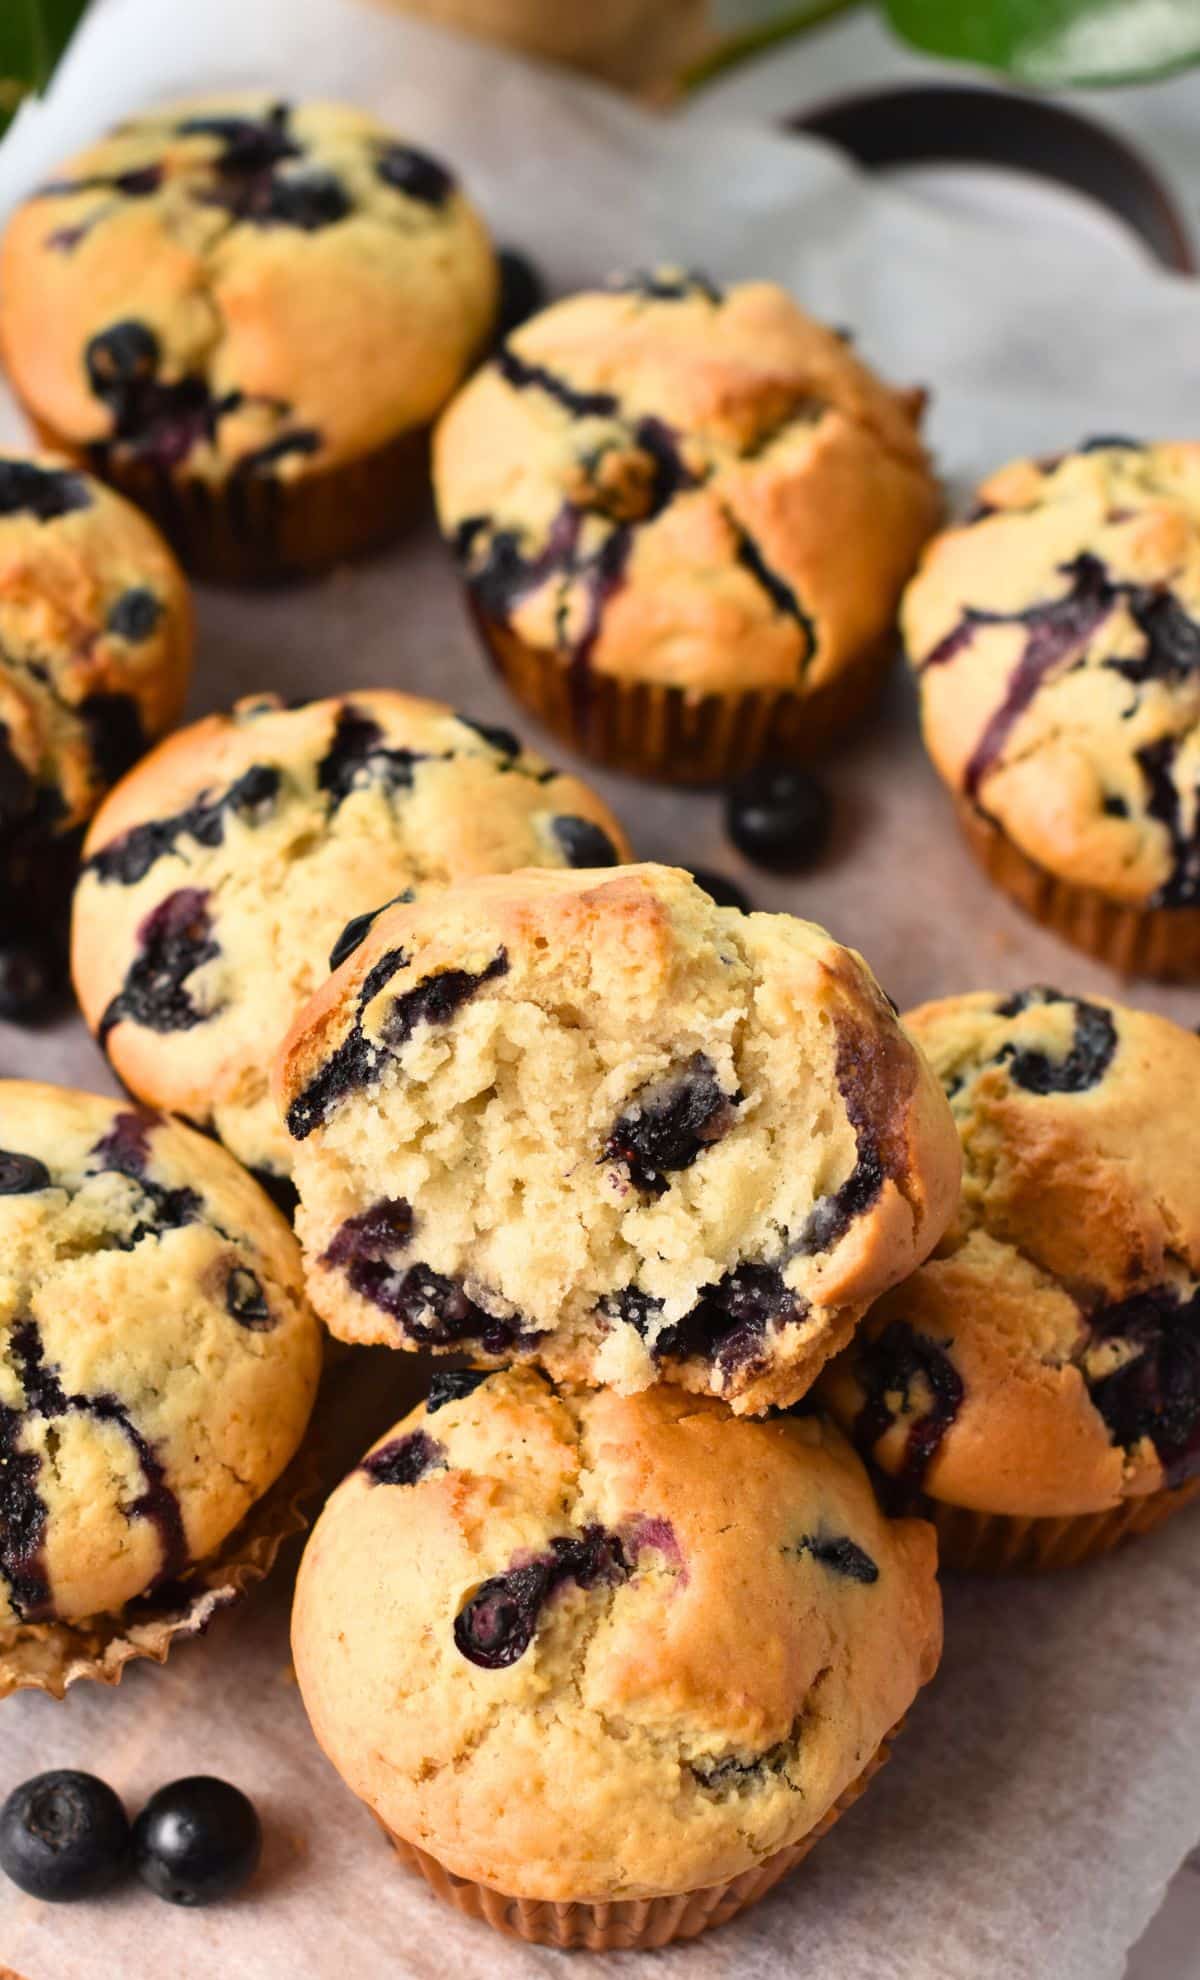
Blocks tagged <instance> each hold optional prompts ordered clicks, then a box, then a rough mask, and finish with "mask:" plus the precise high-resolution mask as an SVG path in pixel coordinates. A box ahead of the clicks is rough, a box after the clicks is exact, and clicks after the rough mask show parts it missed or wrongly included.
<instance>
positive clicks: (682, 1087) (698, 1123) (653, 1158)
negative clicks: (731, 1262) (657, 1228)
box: [601, 1052, 742, 1196]
mask: <svg viewBox="0 0 1200 1980" xmlns="http://www.w3.org/2000/svg"><path fill="white" fill-rule="evenodd" d="M741 1097H742V1096H741V1094H740V1092H735V1093H727V1092H726V1091H725V1089H724V1087H723V1086H722V1085H721V1083H720V1081H719V1079H718V1078H717V1069H716V1067H715V1066H714V1064H713V1062H712V1060H711V1059H710V1058H708V1056H707V1055H706V1054H705V1053H704V1052H694V1053H693V1054H692V1056H691V1058H690V1059H688V1060H687V1061H686V1062H685V1063H684V1064H683V1065H682V1066H680V1067H677V1068H676V1069H675V1070H674V1071H672V1072H669V1073H667V1074H666V1075H665V1076H664V1077H663V1078H662V1079H659V1080H655V1081H654V1082H653V1083H652V1084H651V1085H650V1086H647V1087H643V1088H642V1090H641V1091H640V1092H639V1093H636V1094H635V1095H634V1097H633V1102H632V1104H631V1105H630V1106H629V1107H628V1108H626V1110H625V1112H624V1113H623V1114H621V1115H620V1116H619V1117H618V1119H617V1120H616V1121H615V1122H614V1124H613V1128H612V1131H611V1133H610V1134H609V1137H608V1140H607V1141H606V1142H605V1144H604V1152H603V1155H602V1157H601V1160H602V1161H607V1162H613V1163H617V1164H619V1165H620V1166H621V1167H623V1168H624V1169H625V1171H626V1173H627V1175H628V1176H629V1179H630V1181H631V1182H632V1183H633V1184H634V1186H635V1187H636V1188H637V1189H639V1190H641V1191H642V1192H643V1193H644V1194H645V1195H647V1196H662V1195H663V1194H664V1193H665V1192H666V1190H667V1189H668V1188H669V1186H670V1178H671V1176H672V1175H673V1174H675V1173H677V1172H678V1171H680V1170H683V1169H690V1168H691V1167H692V1165H693V1163H694V1162H696V1161H698V1159H699V1158H700V1156H701V1155H703V1154H704V1153H705V1150H706V1149H708V1148H711V1147H713V1146H714V1145H715V1143H716V1142H718V1141H720V1140H721V1139H722V1138H723V1137H724V1136H725V1135H727V1134H728V1133H729V1132H730V1130H731V1129H732V1128H733V1127H734V1126H735V1124H736V1121H737V1109H738V1106H739V1104H740V1101H741Z"/></svg>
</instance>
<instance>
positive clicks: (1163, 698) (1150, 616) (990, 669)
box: [904, 439, 1200, 977]
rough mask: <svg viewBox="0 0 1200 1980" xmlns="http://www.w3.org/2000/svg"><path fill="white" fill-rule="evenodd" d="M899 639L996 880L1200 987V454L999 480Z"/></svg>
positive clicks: (942, 545)
mask: <svg viewBox="0 0 1200 1980" xmlns="http://www.w3.org/2000/svg"><path fill="white" fill-rule="evenodd" d="M904 631H905V637H906V640H907V644H908V650H909V654H910V656H911V659H912V662H913V665H914V667H915V668H916V670H917V674H918V678H919V682H920V692H921V707H922V725H923V728H924V733H925V742H926V745H927V747H928V749H929V753H930V755H931V756H932V758H933V761H934V764H935V765H936V767H937V770H938V771H939V773H940V775H941V776H942V778H943V779H944V781H945V782H946V784H947V785H948V786H949V788H950V790H951V792H952V793H953V795H954V798H955V802H956V804H957V807H958V811H959V815H960V818H961V820H962V823H963V825H964V827H965V829H966V832H967V836H968V838H969V840H970V842H971V845H972V846H973V848H974V849H975V851H976V853H977V854H978V855H979V857H980V858H981V860H982V862H983V864H984V866H985V867H986V869H987V871H988V873H989V875H990V876H991V878H992V879H993V880H995V881H996V882H997V884H998V885H999V886H1001V887H1003V888H1004V889H1005V890H1006V892H1008V893H1011V894H1012V895H1013V896H1014V897H1015V899H1017V900H1018V901H1020V902H1021V904H1022V906H1024V907H1026V908H1027V909H1029V910H1030V911H1031V912H1032V913H1033V914H1034V915H1036V916H1037V918H1038V919H1039V920H1040V921H1043V922H1045V923H1046V924H1047V925H1048V926H1049V927H1051V928H1053V929H1055V930H1056V931H1057V932H1058V933H1059V934H1060V935H1064V936H1065V937H1066V938H1067V940H1068V941H1071V942H1075V943H1077V944H1078V945H1079V946H1080V947H1081V948H1084V949H1088V950H1090V951H1091V952H1092V954H1094V955H1098V956H1101V957H1103V958H1104V959H1105V960H1106V961H1108V962H1111V963H1113V964H1115V965H1116V966H1117V967H1118V968H1122V969H1132V970H1138V971H1143V972H1145V973H1147V974H1152V975H1168V976H1169V975H1176V976H1187V977H1195V976H1196V975H1197V974H1200V830H1198V828H1197V799H1198V794H1200V446H1198V445H1196V444H1194V443H1187V444H1184V443H1168V444H1164V445H1146V446H1140V445H1138V444H1137V443H1135V442H1134V441H1122V440H1115V439H1103V440H1098V441H1095V442H1092V443H1091V444H1089V445H1087V446H1085V447H1084V448H1082V449H1081V450H1080V451H1079V452H1078V453H1074V454H1065V455H1063V456H1061V457H1059V458H1056V459H1054V460H1050V461H1042V462H1035V461H1015V462H1013V463H1012V464H1011V465H1010V466H1008V467H1006V468H1002V469H1001V470H1000V471H999V472H998V473H996V474H994V475H993V476H992V477H991V479H990V480H988V481H986V482H984V484H983V487H982V488H981V490H980V502H979V506H978V507H977V509H976V510H975V512H974V514H973V516H972V517H971V518H969V519H968V521H967V522H966V523H964V524H962V525H961V526H960V527H958V528H956V529H950V530H947V531H946V532H945V534H944V535H942V536H939V537H938V538H937V540H936V541H935V542H934V543H933V544H932V545H931V546H930V548H929V550H928V551H927V553H926V556H925V559H924V561H923V563H922V566H921V570H920V573H919V575H918V576H917V577H916V579H915V580H914V581H913V583H912V584H911V585H910V587H909V589H908V592H907V595H906V598H905V603H904Z"/></svg>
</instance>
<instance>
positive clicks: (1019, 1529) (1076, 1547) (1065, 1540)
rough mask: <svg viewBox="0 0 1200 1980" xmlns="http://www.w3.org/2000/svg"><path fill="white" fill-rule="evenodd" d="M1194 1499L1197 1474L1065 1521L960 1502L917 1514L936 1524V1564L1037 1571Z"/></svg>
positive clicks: (1094, 1551)
mask: <svg viewBox="0 0 1200 1980" xmlns="http://www.w3.org/2000/svg"><path fill="white" fill-rule="evenodd" d="M1197 1497H1200V1478H1190V1479H1189V1480H1188V1482H1187V1484H1186V1485H1176V1486H1174V1487H1167V1488H1164V1489H1163V1490H1162V1491H1159V1492H1148V1493H1147V1494H1146V1495H1145V1497H1144V1498H1138V1499H1125V1500H1123V1502H1122V1503H1121V1504H1120V1505H1119V1506H1113V1507H1112V1509H1111V1510H1110V1511H1109V1512H1100V1513H1075V1514H1072V1515H1071V1516H1070V1517H1068V1518H1065V1519H1017V1518H1015V1517H1013V1515H1011V1514H1006V1513H980V1512H971V1511H969V1510H968V1508H967V1507H965V1506H950V1505H945V1504H940V1503H939V1502H938V1501H937V1500H936V1499H930V1500H926V1501H925V1502H924V1503H923V1504H922V1508H921V1517H922V1518H923V1519H928V1520H930V1521H932V1523H933V1525H934V1526H935V1527H936V1528H937V1536H938V1563H939V1566H941V1567H948V1568H952V1569H954V1570H956V1571H957V1572H958V1573H960V1574H1013V1573H1040V1572H1042V1571H1043V1570H1048V1569H1053V1568H1067V1567H1078V1566H1079V1564H1080V1562H1081V1561H1092V1560H1097V1559H1098V1558H1099V1557H1100V1555H1101V1554H1107V1553H1109V1552H1110V1551H1111V1549H1112V1548H1113V1547H1116V1546H1118V1545H1119V1544H1120V1542H1121V1541H1122V1540H1131V1539H1133V1538H1134V1536H1135V1535H1137V1534H1139V1533H1153V1532H1154V1530H1155V1528H1156V1527H1159V1526H1161V1525H1162V1524H1163V1522H1164V1521H1165V1520H1168V1519H1170V1517H1171V1515H1172V1513H1176V1512H1179V1511H1180V1510H1181V1508H1182V1507H1184V1506H1186V1505H1190V1504H1191V1502H1192V1500H1193V1499H1195V1498H1197Z"/></svg>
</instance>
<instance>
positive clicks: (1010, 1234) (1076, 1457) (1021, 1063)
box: [821, 989, 1200, 1568]
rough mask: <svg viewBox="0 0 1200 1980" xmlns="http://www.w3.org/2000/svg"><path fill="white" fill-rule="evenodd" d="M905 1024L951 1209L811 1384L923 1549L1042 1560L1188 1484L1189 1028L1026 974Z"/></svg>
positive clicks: (1193, 1069) (1099, 1543)
mask: <svg viewBox="0 0 1200 1980" xmlns="http://www.w3.org/2000/svg"><path fill="white" fill-rule="evenodd" d="M907 1023H908V1025H909V1027H910V1029H911V1031H912V1034H913V1036H914V1037H915V1039H916V1040H917V1042H918V1044H919V1045H921V1046H922V1048H923V1049H924V1051H925V1053H926V1054H927V1056H928V1058H929V1059H930V1061H931V1062H932V1064H933V1067H934V1069H935V1071H936V1072H937V1074H938V1075H939V1077H940V1078H941V1080H942V1082H943V1085H944V1087H945V1090H946V1092H947V1094H948V1096H949V1100H950V1106H951V1109H952V1111H953V1114H954V1118H955V1121H956V1122H957V1125H958V1131H959V1136H960V1138H961V1141H962V1150H963V1165H964V1169H963V1192H962V1202H961V1206H960V1209H959V1215H958V1218H957V1220H956V1222H955V1224H954V1225H953V1227H952V1229H951V1231H950V1232H949V1233H948V1235H947V1236H946V1238H945V1239H943V1241H942V1243H941V1245H940V1246H939V1247H938V1249H937V1251H936V1253H935V1254H934V1256H933V1257H932V1258H930V1259H928V1260H927V1261H926V1263H925V1264H924V1265H922V1266H921V1268H920V1269H919V1270H918V1271H917V1272H916V1273H915V1274H914V1275H913V1277H912V1278H911V1279H909V1281H908V1282H907V1284H905V1285H902V1286H898V1287H897V1288H896V1289H895V1290H894V1291H893V1292H890V1293H889V1294H887V1296H886V1297H885V1298H884V1299H882V1300H880V1302H879V1304H878V1305H877V1306H876V1307H875V1308H874V1309H873V1310H872V1312H871V1313H870V1314H869V1315H868V1317H867V1319H866V1320H865V1321H864V1322H863V1324H862V1326H861V1328H860V1329H859V1331H858V1333H857V1334H856V1335H855V1337H854V1340H853V1342H852V1344H851V1346H850V1348H849V1350H848V1351H847V1353H846V1354H845V1355H844V1356H843V1357H842V1358H841V1359H840V1360H839V1361H838V1362H836V1363H835V1364H834V1365H833V1366H832V1367H831V1368H830V1369H829V1370H828V1371H827V1373H826V1376H825V1378H824V1382H823V1385H822V1391H821V1393H822V1396H823V1398H824V1400H825V1401H826V1402H827V1403H828V1405H829V1406H830V1407H831V1408H832V1410H833V1411H834V1413H835V1414H836V1416H837V1417H838V1419H839V1421H840V1422H841V1423H842V1424H843V1426H844V1427H845V1429H846V1430H847V1431H848V1432H849V1433H850V1434H851V1436H852V1437H853V1438H854V1439H855V1441H856V1442H857V1444H858V1446H859V1449H860V1450H861V1451H862V1452H863V1454H864V1456H866V1457H868V1458H870V1459H871V1460H872V1462H873V1463H874V1464H875V1466H876V1467H877V1468H878V1470H879V1471H880V1472H881V1473H882V1474H883V1476H884V1478H885V1479H886V1480H887V1481H888V1484H889V1491H890V1495H891V1496H892V1497H894V1498H898V1499H899V1500H900V1502H901V1503H903V1504H906V1505H908V1506H910V1507H911V1506H917V1505H919V1506H920V1507H921V1508H922V1510H924V1511H925V1512H926V1513H927V1515H928V1516H929V1517H930V1518H933V1519H934V1520H935V1521H936V1523H937V1526H938V1530H939V1533H940V1535H941V1538H942V1552H943V1556H944V1557H945V1558H947V1559H949V1560H950V1561H951V1562H953V1563H956V1564H959V1565H965V1566H970V1567H981V1568H996V1567H1008V1566H1033V1567H1037V1566H1048V1567H1049V1566H1058V1565H1064V1564H1067V1563H1070V1562H1073V1561H1076V1560H1079V1559H1082V1558H1084V1557H1085V1556H1087V1555H1089V1554H1093V1553H1097V1552H1101V1551H1103V1550H1104V1549H1106V1548H1107V1547H1110V1546H1112V1545H1113V1544H1114V1543H1115V1542H1116V1541H1117V1540H1119V1539H1120V1538H1122V1536H1123V1535H1126V1534H1131V1533H1140V1532H1145V1531H1147V1530H1149V1528H1151V1527H1153V1526H1156V1525H1158V1523H1159V1522H1160V1521H1161V1520H1162V1519H1164V1518H1165V1517H1166V1516H1167V1515H1168V1514H1169V1513H1170V1512H1172V1511H1174V1510H1175V1509H1176V1508H1177V1507H1178V1506H1179V1505H1181V1504H1182V1503H1183V1502H1184V1501H1185V1499H1187V1498H1190V1497H1193V1496H1194V1495H1195V1493H1196V1492H1197V1491H1200V1175H1198V1174H1197V1168H1196V1163H1195V1159H1194V1148H1193V1142H1194V1125H1193V1114H1194V1107H1193V1104H1192V1097H1193V1095H1194V1093H1195V1091H1196V1085H1197V1082H1198V1081H1200V1038H1197V1037H1196V1036H1195V1035H1194V1034H1193V1033H1192V1032H1190V1031H1185V1030H1183V1029H1182V1028H1181V1027H1180V1026H1179V1025H1175V1024H1171V1023H1170V1022H1169V1021H1168V1020H1167V1019H1166V1018H1160V1017H1153V1016H1150V1015H1149V1014H1148V1013H1146V1012H1141V1011H1133V1010H1129V1009H1127V1008H1126V1007H1124V1006H1123V1005H1120V1004H1111V1003H1107V1002H1104V1001H1101V1000H1098V999H1087V998H1082V997H1070V996H1064V995H1062V994H1061V993H1060V992H1059V991H1057V990H1047V989H1033V990H1026V991H1022V992H1019V993H1017V994H1016V995H1012V996H993V995H989V994H987V993H980V994H978V995H972V996H964V997H948V998H946V999H944V1000H943V1001H942V1002H940V1003H936V1004H926V1005H924V1006H923V1007H922V1008H921V1009H920V1010H917V1011H914V1012H913V1013H912V1015H911V1016H910V1017H909V1018H908V1019H907Z"/></svg>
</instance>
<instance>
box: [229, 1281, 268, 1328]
mask: <svg viewBox="0 0 1200 1980" xmlns="http://www.w3.org/2000/svg"><path fill="white" fill-rule="evenodd" d="M225 1311H226V1312H227V1313H228V1315H229V1317H230V1319H231V1320H236V1321H237V1323H238V1326H239V1327H245V1328H247V1329H248V1331H249V1332H250V1333H252V1334H265V1333H267V1332H268V1331H269V1329H270V1328H272V1327H273V1326H274V1325H275V1315H274V1314H273V1313H272V1311H271V1309H270V1307H269V1306H268V1305H267V1296H266V1294H265V1293H264V1291H263V1289H262V1285H261V1283H260V1281H259V1279H258V1277H257V1274H256V1273H254V1272H252V1271H251V1270H250V1268H249V1266H248V1265H235V1266H234V1267H233V1269H232V1271H231V1272H230V1274H229V1277H228V1278H227V1279H226V1281H225Z"/></svg>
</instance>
